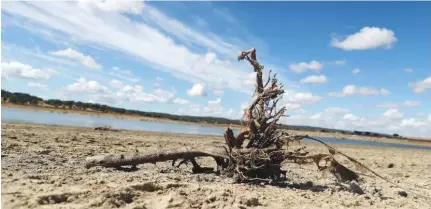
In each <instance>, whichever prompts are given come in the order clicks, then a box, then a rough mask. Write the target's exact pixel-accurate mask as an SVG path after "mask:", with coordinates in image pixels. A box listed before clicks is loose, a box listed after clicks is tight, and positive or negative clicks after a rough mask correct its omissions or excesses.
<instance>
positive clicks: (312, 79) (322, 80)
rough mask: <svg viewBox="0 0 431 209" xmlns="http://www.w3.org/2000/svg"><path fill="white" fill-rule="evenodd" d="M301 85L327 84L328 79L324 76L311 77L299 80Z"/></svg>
mask: <svg viewBox="0 0 431 209" xmlns="http://www.w3.org/2000/svg"><path fill="white" fill-rule="evenodd" d="M300 82H301V83H314V84H324V83H327V82H328V78H327V77H326V76H324V75H311V76H308V77H305V78H303V79H301V80H300Z"/></svg>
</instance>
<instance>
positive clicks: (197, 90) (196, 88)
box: [187, 83, 207, 97]
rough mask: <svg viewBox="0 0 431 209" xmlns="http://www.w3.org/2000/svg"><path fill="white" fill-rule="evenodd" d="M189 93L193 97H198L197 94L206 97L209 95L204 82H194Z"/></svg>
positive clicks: (188, 90)
mask: <svg viewBox="0 0 431 209" xmlns="http://www.w3.org/2000/svg"><path fill="white" fill-rule="evenodd" d="M187 94H188V95H189V96H191V97H197V96H200V97H206V96H207V92H206V89H205V86H204V85H202V84H199V83H197V84H194V85H193V86H192V88H191V89H187Z"/></svg>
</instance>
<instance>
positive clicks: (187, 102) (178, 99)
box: [172, 98, 190, 105]
mask: <svg viewBox="0 0 431 209" xmlns="http://www.w3.org/2000/svg"><path fill="white" fill-rule="evenodd" d="M172 102H173V103H174V104H181V105H185V104H190V101H189V100H186V99H181V98H175V99H174V100H173V101H172Z"/></svg>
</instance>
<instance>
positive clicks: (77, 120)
mask: <svg viewBox="0 0 431 209" xmlns="http://www.w3.org/2000/svg"><path fill="white" fill-rule="evenodd" d="M1 111H2V114H1V121H2V122H24V123H37V124H47V125H66V126H80V127H96V126H111V127H112V128H115V129H126V130H136V131H154V132H168V133H179V134H202V135H215V136H222V135H223V132H224V130H225V128H223V127H209V126H199V125H191V124H182V123H169V122H151V121H140V120H131V119H130V120H128V119H118V118H113V117H100V116H91V115H78V114H64V113H56V112H47V111H35V110H25V109H15V108H5V107H2V110H1ZM318 138H319V139H320V140H322V141H324V142H326V143H332V144H352V145H370V146H380V147H397V148H418V149H430V150H431V147H426V146H418V145H406V144H396V143H384V142H373V141H359V140H348V139H334V138H326V137H318Z"/></svg>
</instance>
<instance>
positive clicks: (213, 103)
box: [208, 98, 221, 108]
mask: <svg viewBox="0 0 431 209" xmlns="http://www.w3.org/2000/svg"><path fill="white" fill-rule="evenodd" d="M220 106H221V99H220V98H217V99H216V100H209V101H208V107H212V108H218V107H220Z"/></svg>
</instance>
